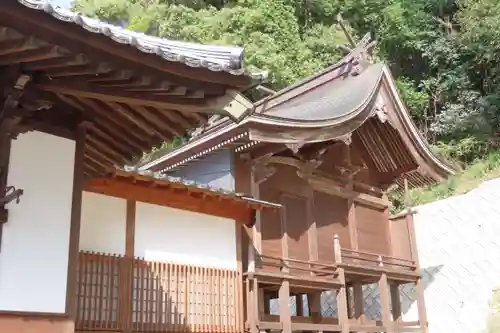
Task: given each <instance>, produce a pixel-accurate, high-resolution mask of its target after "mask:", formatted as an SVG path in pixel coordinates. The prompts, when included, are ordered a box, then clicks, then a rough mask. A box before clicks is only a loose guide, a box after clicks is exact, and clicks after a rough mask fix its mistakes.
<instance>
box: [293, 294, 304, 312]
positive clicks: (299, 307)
mask: <svg viewBox="0 0 500 333" xmlns="http://www.w3.org/2000/svg"><path fill="white" fill-rule="evenodd" d="M295 309H296V312H297V316H299V317H302V316H303V315H304V302H303V300H302V294H297V295H295Z"/></svg>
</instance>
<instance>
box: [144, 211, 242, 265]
mask: <svg viewBox="0 0 500 333" xmlns="http://www.w3.org/2000/svg"><path fill="white" fill-rule="evenodd" d="M135 255H136V256H142V257H145V258H146V259H150V260H166V261H169V262H175V263H184V264H192V265H198V266H210V267H217V268H231V269H235V268H236V267H237V261H236V236H235V222H234V220H230V219H226V218H222V217H216V216H210V215H205V214H199V213H193V212H189V211H184V210H179V209H174V208H170V207H162V206H157V205H151V204H146V203H137V210H136V232H135Z"/></svg>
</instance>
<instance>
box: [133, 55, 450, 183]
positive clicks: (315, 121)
mask: <svg viewBox="0 0 500 333" xmlns="http://www.w3.org/2000/svg"><path fill="white" fill-rule="evenodd" d="M212 120H213V121H209V122H208V125H207V126H205V127H204V128H201V129H200V130H198V131H196V132H197V133H196V134H197V135H195V136H194V138H192V140H191V141H190V142H188V143H186V144H185V145H184V146H182V147H179V148H178V149H176V150H174V151H172V152H169V153H167V154H165V155H164V156H162V157H160V158H158V159H157V160H155V161H152V162H149V163H146V164H145V165H143V166H142V167H141V169H142V170H146V169H149V170H164V171H170V170H173V169H174V168H178V167H180V166H182V165H183V164H185V163H188V162H191V161H192V160H193V159H197V158H198V159H199V158H203V156H204V155H206V154H210V153H211V152H213V151H215V150H218V149H221V148H222V147H224V146H225V145H227V144H226V143H228V144H231V145H232V147H233V148H234V147H235V144H234V142H233V141H234V140H233V141H231V140H232V139H231V135H232V137H233V138H237V137H238V136H243V138H242V139H240V141H241V142H238V144H239V145H240V146H238V147H236V148H234V149H235V151H236V152H249V151H250V150H252V149H257V148H256V147H262V144H265V143H272V144H286V145H287V146H288V148H290V149H296V147H298V149H300V147H302V146H304V144H307V143H317V142H325V141H330V140H348V141H349V140H350V138H351V134H352V133H356V135H357V137H359V139H360V140H361V142H360V144H361V145H363V147H364V148H363V149H364V150H366V151H367V153H368V154H369V155H370V158H372V159H373V160H374V162H375V169H376V170H374V171H376V172H380V173H386V174H387V177H389V176H391V177H392V173H393V171H394V172H395V173H397V174H401V175H404V174H406V173H408V172H409V171H412V170H413V169H414V168H417V167H418V169H417V170H416V171H414V173H415V174H418V175H420V176H421V177H420V178H422V179H423V180H425V182H429V181H430V182H434V181H438V180H440V179H443V178H445V177H446V176H448V175H449V174H452V173H453V172H454V171H453V168H451V167H450V166H449V165H448V164H446V163H445V162H444V161H441V160H440V159H439V158H437V157H436V156H435V155H434V154H433V153H432V152H431V151H430V149H429V146H428V144H427V142H426V141H425V139H424V138H422V136H421V134H420V133H419V131H418V129H417V127H416V126H415V124H414V123H413V121H412V119H411V116H410V115H409V113H408V111H407V110H406V107H405V105H404V103H403V101H402V100H401V97H400V96H399V94H398V92H397V88H396V86H395V81H394V78H393V77H392V75H391V73H390V70H389V69H388V67H387V66H386V65H385V64H383V63H372V62H371V59H369V57H368V56H367V55H366V52H364V51H363V45H360V47H359V48H354V49H353V50H352V52H351V53H350V54H348V55H347V56H346V57H344V58H343V59H342V60H341V61H340V62H338V63H337V64H334V65H332V66H330V67H329V68H328V69H326V70H324V71H322V72H320V73H318V74H316V75H314V76H312V77H309V78H307V79H305V80H303V81H301V82H299V83H297V84H294V85H292V86H290V87H288V88H286V89H283V90H281V91H279V92H277V93H275V94H273V95H271V96H268V97H266V98H264V99H263V100H261V101H259V102H257V103H256V104H255V112H254V113H253V114H252V115H251V116H250V117H248V118H247V119H245V120H244V121H243V122H242V123H240V124H234V123H230V122H229V121H228V119H227V118H221V117H213V118H212ZM241 133H243V134H241ZM347 137H348V138H347ZM389 157H391V158H389ZM377 163H378V164H377ZM414 178H415V177H414ZM420 178H419V179H420ZM412 179H413V178H412ZM415 179H416V178H415ZM396 180H397V179H396ZM385 185H387V184H384V186H385ZM412 186H420V182H417V181H415V182H412Z"/></svg>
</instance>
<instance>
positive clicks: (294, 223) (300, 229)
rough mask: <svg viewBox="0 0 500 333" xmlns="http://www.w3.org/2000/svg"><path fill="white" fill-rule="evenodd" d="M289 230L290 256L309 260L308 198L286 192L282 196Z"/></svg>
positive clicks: (285, 221) (286, 224)
mask: <svg viewBox="0 0 500 333" xmlns="http://www.w3.org/2000/svg"><path fill="white" fill-rule="evenodd" d="M281 202H282V204H283V207H284V216H283V217H284V219H283V221H284V224H285V228H286V232H287V242H288V258H291V259H300V260H309V241H308V236H307V231H308V229H309V223H310V222H309V218H308V208H307V199H306V198H301V197H296V196H293V195H288V194H285V195H283V198H282V201H281Z"/></svg>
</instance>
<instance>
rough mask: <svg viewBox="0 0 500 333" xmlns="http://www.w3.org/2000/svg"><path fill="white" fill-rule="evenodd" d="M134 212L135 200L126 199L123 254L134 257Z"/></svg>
mask: <svg viewBox="0 0 500 333" xmlns="http://www.w3.org/2000/svg"><path fill="white" fill-rule="evenodd" d="M135 212H136V202H135V201H134V200H127V212H126V217H125V219H126V227H125V256H126V257H128V258H133V257H134V247H135Z"/></svg>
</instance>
